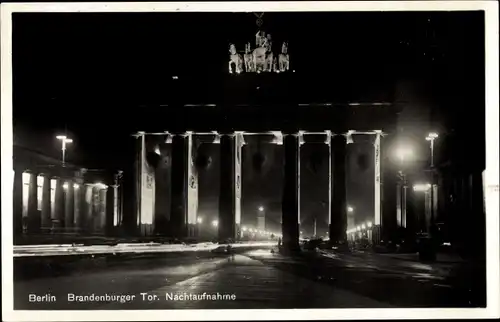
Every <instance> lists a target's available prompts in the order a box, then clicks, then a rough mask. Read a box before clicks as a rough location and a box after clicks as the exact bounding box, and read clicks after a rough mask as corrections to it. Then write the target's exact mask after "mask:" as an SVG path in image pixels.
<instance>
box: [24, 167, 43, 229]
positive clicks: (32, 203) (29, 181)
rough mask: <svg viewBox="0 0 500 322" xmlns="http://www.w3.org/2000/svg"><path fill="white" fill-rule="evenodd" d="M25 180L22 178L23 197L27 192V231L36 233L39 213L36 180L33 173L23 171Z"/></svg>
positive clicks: (39, 222) (38, 225)
mask: <svg viewBox="0 0 500 322" xmlns="http://www.w3.org/2000/svg"><path fill="white" fill-rule="evenodd" d="M24 175H25V178H26V180H23V181H25V182H23V197H24V194H25V192H27V196H26V197H27V225H28V226H27V229H28V233H36V232H38V231H39V230H40V225H41V221H40V219H41V218H40V213H39V211H38V197H37V192H38V182H37V175H36V174H35V173H29V172H25V174H24Z"/></svg>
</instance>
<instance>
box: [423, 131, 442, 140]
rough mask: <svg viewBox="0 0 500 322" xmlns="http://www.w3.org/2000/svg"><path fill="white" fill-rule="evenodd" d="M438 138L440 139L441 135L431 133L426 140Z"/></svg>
mask: <svg viewBox="0 0 500 322" xmlns="http://www.w3.org/2000/svg"><path fill="white" fill-rule="evenodd" d="M438 137H439V135H438V134H437V133H436V132H431V133H429V135H427V137H426V140H427V141H430V140H434V139H437V138H438Z"/></svg>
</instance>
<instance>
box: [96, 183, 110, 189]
mask: <svg viewBox="0 0 500 322" xmlns="http://www.w3.org/2000/svg"><path fill="white" fill-rule="evenodd" d="M94 186H95V187H97V188H99V189H106V188H107V187H108V186H107V185H105V184H104V183H101V182H96V183H95V184H94Z"/></svg>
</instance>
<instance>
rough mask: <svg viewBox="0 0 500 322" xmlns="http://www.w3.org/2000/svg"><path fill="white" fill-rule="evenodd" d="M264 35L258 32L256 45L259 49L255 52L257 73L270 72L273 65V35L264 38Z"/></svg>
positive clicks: (254, 58) (254, 59)
mask: <svg viewBox="0 0 500 322" xmlns="http://www.w3.org/2000/svg"><path fill="white" fill-rule="evenodd" d="M263 35H264V33H262V32H260V31H259V32H258V33H257V35H256V43H258V44H259V47H257V48H255V49H254V51H253V61H254V68H255V71H256V72H260V71H270V70H272V64H273V53H272V51H271V35H270V34H268V35H267V37H266V36H263Z"/></svg>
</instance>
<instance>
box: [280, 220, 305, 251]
mask: <svg viewBox="0 0 500 322" xmlns="http://www.w3.org/2000/svg"><path fill="white" fill-rule="evenodd" d="M281 230H282V232H283V240H282V242H281V246H280V250H283V251H284V252H300V244H299V232H300V227H299V224H298V223H296V224H293V225H289V226H288V227H287V226H285V224H282V228H281Z"/></svg>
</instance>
